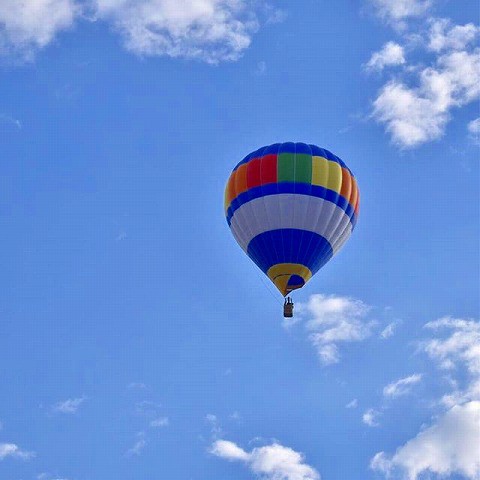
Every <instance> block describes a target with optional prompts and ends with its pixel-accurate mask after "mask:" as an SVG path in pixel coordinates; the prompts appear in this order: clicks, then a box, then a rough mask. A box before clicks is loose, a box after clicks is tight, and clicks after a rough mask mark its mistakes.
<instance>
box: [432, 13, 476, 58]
mask: <svg viewBox="0 0 480 480" xmlns="http://www.w3.org/2000/svg"><path fill="white" fill-rule="evenodd" d="M479 34H480V27H477V26H476V25H474V24H473V23H467V24H466V25H452V22H451V21H450V20H448V19H446V18H437V19H434V20H432V22H431V25H430V31H429V38H428V48H429V49H430V50H432V51H434V52H440V51H442V50H464V49H465V48H466V47H467V46H468V45H469V44H470V43H472V42H473V41H474V40H475V39H476V37H477V36H478V35H479Z"/></svg>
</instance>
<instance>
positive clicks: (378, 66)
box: [365, 42, 405, 71]
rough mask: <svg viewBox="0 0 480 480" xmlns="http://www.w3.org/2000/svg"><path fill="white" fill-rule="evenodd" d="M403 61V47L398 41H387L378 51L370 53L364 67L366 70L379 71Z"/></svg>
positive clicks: (400, 63) (401, 63)
mask: <svg viewBox="0 0 480 480" xmlns="http://www.w3.org/2000/svg"><path fill="white" fill-rule="evenodd" d="M404 63H405V51H404V48H403V47H402V46H401V45H399V44H398V43H395V42H387V43H386V44H385V45H384V46H383V47H382V48H381V50H380V51H378V52H375V53H373V54H372V56H371V57H370V60H369V61H368V63H367V64H366V66H365V68H366V70H367V71H381V70H383V69H384V68H385V67H389V66H395V65H403V64H404Z"/></svg>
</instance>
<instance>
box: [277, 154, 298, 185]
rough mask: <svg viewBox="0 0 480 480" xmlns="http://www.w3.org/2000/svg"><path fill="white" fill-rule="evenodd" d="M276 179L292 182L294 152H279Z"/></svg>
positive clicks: (293, 176)
mask: <svg viewBox="0 0 480 480" xmlns="http://www.w3.org/2000/svg"><path fill="white" fill-rule="evenodd" d="M277 168H278V170H277V179H278V180H277V181H278V182H294V181H295V154H294V153H280V154H279V155H278V163H277Z"/></svg>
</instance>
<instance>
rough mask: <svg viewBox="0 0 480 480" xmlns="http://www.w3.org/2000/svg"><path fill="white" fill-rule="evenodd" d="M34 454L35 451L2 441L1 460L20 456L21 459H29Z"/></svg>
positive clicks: (0, 444)
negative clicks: (28, 450)
mask: <svg viewBox="0 0 480 480" xmlns="http://www.w3.org/2000/svg"><path fill="white" fill-rule="evenodd" d="M34 456H35V453H34V452H27V451H25V450H22V449H21V448H19V447H18V445H15V444H14V443H0V461H1V460H4V459H5V458H8V457H10V458H18V459H20V460H28V459H30V458H32V457H34Z"/></svg>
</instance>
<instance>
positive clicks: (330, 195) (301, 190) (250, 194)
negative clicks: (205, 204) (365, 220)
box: [227, 182, 356, 228]
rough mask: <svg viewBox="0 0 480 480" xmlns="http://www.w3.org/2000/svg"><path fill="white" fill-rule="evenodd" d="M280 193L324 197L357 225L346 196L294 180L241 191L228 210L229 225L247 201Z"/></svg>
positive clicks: (353, 224)
mask: <svg viewBox="0 0 480 480" xmlns="http://www.w3.org/2000/svg"><path fill="white" fill-rule="evenodd" d="M280 193H296V194H299V195H311V196H312V197H318V198H323V199H324V200H327V201H329V202H332V203H334V204H335V205H337V206H338V207H339V208H341V209H342V210H343V211H344V212H345V213H346V215H348V217H349V218H350V221H351V222H352V228H353V227H354V226H355V223H356V218H355V216H356V215H355V210H354V208H353V207H352V205H351V204H350V203H348V200H347V199H346V198H345V197H342V196H341V195H339V194H338V193H337V192H335V191H333V190H330V189H328V188H325V187H321V186H319V185H311V184H308V183H294V182H280V183H268V184H266V185H261V186H259V187H255V188H251V189H250V190H247V191H246V192H243V193H241V194H240V195H239V196H238V197H236V198H234V199H233V200H232V203H231V204H230V207H228V210H227V222H228V225H230V224H231V223H232V217H233V214H234V213H235V212H236V211H237V210H238V209H239V208H240V207H241V206H242V205H243V204H245V203H247V202H249V201H250V200H253V199H255V198H260V197H264V196H267V195H277V194H280Z"/></svg>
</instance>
